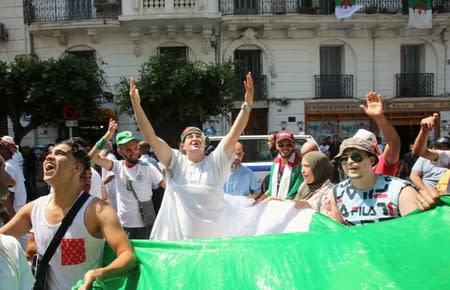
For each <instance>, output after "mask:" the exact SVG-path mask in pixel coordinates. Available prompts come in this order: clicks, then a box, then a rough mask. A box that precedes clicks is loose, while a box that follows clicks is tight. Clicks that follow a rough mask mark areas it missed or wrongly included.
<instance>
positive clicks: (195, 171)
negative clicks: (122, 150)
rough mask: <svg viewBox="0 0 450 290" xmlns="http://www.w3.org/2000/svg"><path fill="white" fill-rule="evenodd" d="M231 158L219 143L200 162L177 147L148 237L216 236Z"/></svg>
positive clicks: (185, 237)
mask: <svg viewBox="0 0 450 290" xmlns="http://www.w3.org/2000/svg"><path fill="white" fill-rule="evenodd" d="M233 160H234V158H233V157H232V158H230V159H228V158H227V156H226V153H225V150H224V147H223V142H220V143H219V145H218V146H217V148H216V149H215V150H214V151H213V152H212V153H211V154H209V155H208V156H206V157H205V158H204V159H203V160H202V161H200V162H198V163H194V162H192V161H190V160H188V159H187V157H186V156H185V155H183V154H181V152H180V151H178V150H172V159H171V162H170V165H169V166H168V168H167V170H166V176H167V188H166V191H165V193H164V198H163V202H162V205H161V208H160V210H159V212H158V216H157V217H156V221H155V225H154V226H153V230H152V233H151V238H152V239H156V240H179V239H193V238H206V237H217V236H219V235H220V234H219V233H218V231H222V228H223V225H222V217H223V210H224V209H225V208H226V206H227V205H226V201H225V198H224V192H223V185H224V183H225V180H226V179H227V177H228V174H229V173H230V166H231V163H232V162H233Z"/></svg>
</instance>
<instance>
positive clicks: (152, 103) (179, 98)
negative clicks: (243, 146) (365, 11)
mask: <svg viewBox="0 0 450 290" xmlns="http://www.w3.org/2000/svg"><path fill="white" fill-rule="evenodd" d="M139 73H140V76H139V77H138V78H137V80H136V84H137V86H138V88H139V89H140V95H141V103H142V108H143V109H144V111H145V112H146V114H147V115H148V116H149V119H150V120H151V121H152V124H153V125H154V126H155V128H156V130H157V131H158V133H159V134H160V136H161V137H163V138H165V139H166V138H168V140H170V139H172V140H173V139H174V138H175V136H178V134H179V132H180V131H181V130H182V128H184V127H185V126H186V125H194V126H198V127H201V124H202V123H203V122H205V121H207V120H208V119H209V118H210V117H211V116H216V115H222V116H226V117H227V118H228V113H229V112H231V110H232V107H233V97H234V96H236V95H237V94H240V95H243V89H242V83H241V82H240V81H239V79H238V77H237V74H236V72H235V66H234V63H233V62H231V61H228V62H225V63H223V64H212V63H205V62H202V61H189V60H185V59H182V58H178V59H175V58H170V57H168V56H165V55H163V54H161V55H155V56H152V57H150V59H149V60H148V61H147V62H146V63H144V64H143V65H142V67H141V69H140V71H139ZM128 90H129V86H128V80H127V79H125V78H123V79H122V80H121V82H120V83H119V84H118V99H119V109H120V110H121V111H122V112H126V113H128V114H130V115H132V110H131V104H130V98H129V96H128Z"/></svg>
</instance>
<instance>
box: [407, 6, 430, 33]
mask: <svg viewBox="0 0 450 290" xmlns="http://www.w3.org/2000/svg"><path fill="white" fill-rule="evenodd" d="M408 5H409V20H408V25H409V26H411V27H414V28H431V27H432V23H433V17H432V12H431V1H430V0H409V1H408Z"/></svg>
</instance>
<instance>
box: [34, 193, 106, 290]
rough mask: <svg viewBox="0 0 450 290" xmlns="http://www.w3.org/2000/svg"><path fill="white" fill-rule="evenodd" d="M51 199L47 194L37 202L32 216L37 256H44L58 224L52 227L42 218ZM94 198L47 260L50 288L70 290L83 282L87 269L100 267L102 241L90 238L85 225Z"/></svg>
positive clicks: (81, 210)
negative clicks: (86, 214) (87, 210)
mask: <svg viewBox="0 0 450 290" xmlns="http://www.w3.org/2000/svg"><path fill="white" fill-rule="evenodd" d="M52 197H53V194H48V195H46V196H43V197H40V198H39V199H37V200H36V204H35V206H34V207H33V210H32V213H31V223H32V226H33V231H34V235H35V239H36V245H37V248H38V253H39V254H40V255H44V253H45V250H46V249H47V247H48V246H49V244H50V242H51V240H52V239H53V236H54V235H55V233H56V231H57V230H58V228H59V226H60V225H61V223H58V224H54V225H51V224H49V223H48V222H47V220H46V219H45V209H46V208H47V205H48V203H49V202H50V200H51V198H52ZM93 198H94V197H92V196H90V197H89V198H88V200H87V201H86V202H85V203H84V204H83V206H82V207H81V209H80V210H79V211H78V213H77V215H76V216H75V219H74V220H73V222H72V225H71V226H70V227H69V228H68V229H67V231H66V233H65V235H64V237H63V238H62V240H61V243H60V245H59V246H58V247H57V249H56V251H55V253H54V254H53V257H52V258H51V260H50V271H49V277H48V286H49V289H58V290H59V289H71V288H72V286H73V285H75V283H76V282H78V280H81V279H83V277H84V274H85V273H86V272H87V271H88V270H90V269H95V268H98V267H99V266H100V265H101V262H102V260H103V247H104V244H105V240H104V239H98V238H95V237H93V236H91V235H90V234H89V232H88V230H87V229H86V226H85V224H84V213H85V211H86V208H87V207H88V205H89V203H90V202H91V201H92V200H93Z"/></svg>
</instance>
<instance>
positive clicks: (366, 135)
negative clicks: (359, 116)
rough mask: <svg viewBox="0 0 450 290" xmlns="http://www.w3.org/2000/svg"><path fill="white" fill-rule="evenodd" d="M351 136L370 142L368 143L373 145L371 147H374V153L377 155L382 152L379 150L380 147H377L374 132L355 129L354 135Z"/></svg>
mask: <svg viewBox="0 0 450 290" xmlns="http://www.w3.org/2000/svg"><path fill="white" fill-rule="evenodd" d="M353 138H360V139H363V140H366V141H368V142H370V144H371V145H372V146H373V148H375V150H376V151H375V152H376V154H378V155H379V154H381V153H382V152H380V149H379V148H378V142H377V137H376V136H375V134H374V133H372V132H370V131H368V130H366V129H359V130H358V131H356V133H355V135H353Z"/></svg>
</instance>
